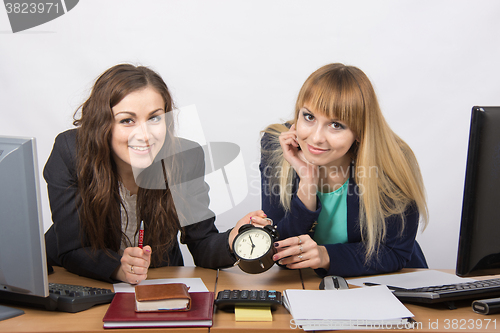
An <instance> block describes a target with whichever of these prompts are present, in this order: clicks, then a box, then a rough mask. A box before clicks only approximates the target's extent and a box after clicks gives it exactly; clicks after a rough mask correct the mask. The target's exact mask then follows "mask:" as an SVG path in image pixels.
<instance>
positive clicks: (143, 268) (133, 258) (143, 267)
mask: <svg viewBox="0 0 500 333" xmlns="http://www.w3.org/2000/svg"><path fill="white" fill-rule="evenodd" d="M120 261H121V265H120V267H118V269H117V270H116V271H115V273H114V274H113V275H114V278H115V279H117V280H120V281H123V282H128V283H130V284H138V283H139V282H141V281H142V280H146V278H147V277H148V268H149V264H150V263H151V247H150V246H149V245H146V246H144V247H143V248H142V249H141V248H139V247H127V248H126V249H125V251H123V255H122V258H121V260H120Z"/></svg>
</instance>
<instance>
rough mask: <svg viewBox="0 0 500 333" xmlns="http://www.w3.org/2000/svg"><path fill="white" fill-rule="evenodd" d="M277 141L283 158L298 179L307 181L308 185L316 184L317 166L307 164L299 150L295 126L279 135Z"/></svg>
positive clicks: (317, 176)
mask: <svg viewBox="0 0 500 333" xmlns="http://www.w3.org/2000/svg"><path fill="white" fill-rule="evenodd" d="M279 140H280V145H281V148H282V149H283V157H284V158H285V160H286V161H287V162H288V163H290V165H291V166H292V167H293V169H294V170H295V172H297V174H298V175H299V177H300V179H301V180H302V179H304V180H307V181H308V183H310V184H317V183H318V178H319V173H318V166H317V165H314V164H312V163H310V162H308V161H307V160H306V159H305V157H304V154H303V153H302V151H301V150H300V147H299V143H298V141H297V131H296V130H295V124H293V125H292V126H291V127H290V130H289V131H288V132H283V133H281V134H280V136H279Z"/></svg>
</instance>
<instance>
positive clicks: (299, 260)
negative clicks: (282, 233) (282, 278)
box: [273, 235, 330, 270]
mask: <svg viewBox="0 0 500 333" xmlns="http://www.w3.org/2000/svg"><path fill="white" fill-rule="evenodd" d="M275 248H276V250H277V253H276V254H274V256H273V260H274V261H278V262H279V264H280V265H286V267H287V268H291V269H299V268H308V267H310V268H313V269H317V268H324V269H326V270H328V268H329V267H330V256H329V255H328V252H327V250H326V248H325V247H324V246H322V245H318V244H317V243H316V242H315V241H314V240H313V239H312V238H311V237H310V236H309V235H300V236H294V237H290V238H287V239H284V240H282V241H279V242H276V243H275Z"/></svg>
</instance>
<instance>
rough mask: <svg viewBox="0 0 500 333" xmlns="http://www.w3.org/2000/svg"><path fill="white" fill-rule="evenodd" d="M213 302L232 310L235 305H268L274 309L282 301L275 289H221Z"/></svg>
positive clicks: (221, 307) (225, 309)
mask: <svg viewBox="0 0 500 333" xmlns="http://www.w3.org/2000/svg"><path fill="white" fill-rule="evenodd" d="M214 303H215V305H216V306H217V308H218V309H221V310H224V311H228V312H233V311H234V307H235V306H270V307H271V310H276V309H277V308H278V306H280V305H281V304H282V301H281V293H280V292H279V291H276V290H223V291H219V293H218V294H217V298H216V299H215V301H214Z"/></svg>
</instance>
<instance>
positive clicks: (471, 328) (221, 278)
mask: <svg viewBox="0 0 500 333" xmlns="http://www.w3.org/2000/svg"><path fill="white" fill-rule="evenodd" d="M411 271H414V270H410V269H405V270H402V271H401V272H402V273H405V272H411ZM450 272H451V271H450ZM179 277H185V278H191V277H200V278H201V279H202V280H203V282H204V283H205V285H206V286H207V288H208V289H209V290H210V291H214V292H215V293H217V292H218V291H221V290H224V289H250V288H251V289H275V290H278V291H280V292H282V291H283V290H285V289H302V288H304V289H318V285H319V282H320V281H321V279H320V278H319V277H318V276H317V275H316V274H315V273H314V271H313V270H311V269H303V270H300V271H298V270H287V269H283V268H279V267H278V266H274V267H272V268H271V269H270V270H269V271H267V272H265V273H262V274H257V275H252V274H246V273H244V272H242V271H241V270H240V269H239V268H238V267H232V268H229V269H221V270H219V271H216V270H211V269H204V268H199V267H162V268H156V269H151V270H150V273H149V278H151V279H159V278H179ZM484 278H491V277H484ZM49 281H50V282H57V283H68V284H77V285H87V286H93V287H100V288H110V289H112V285H111V284H109V283H105V282H101V281H97V280H92V279H88V278H84V277H80V276H77V275H74V274H71V273H68V272H67V271H66V270H64V269H63V268H60V267H55V272H54V274H51V275H50V276H49ZM459 305H460V306H459V308H458V309H456V310H449V309H447V308H446V307H445V306H444V305H443V304H437V305H432V306H422V305H415V304H406V306H407V307H408V309H409V310H410V311H411V312H412V313H413V314H414V315H415V317H414V318H415V320H416V321H417V326H416V328H417V329H418V331H420V332H464V331H465V332H499V331H500V314H495V315H489V316H484V315H479V314H476V313H474V312H473V311H472V309H471V307H470V301H469V302H463V303H461V304H459ZM107 308H108V305H107V304H104V305H98V306H95V307H93V308H91V309H89V310H86V311H82V312H78V313H64V312H52V311H44V310H35V309H31V308H22V309H23V310H24V311H25V312H26V313H25V314H24V315H21V316H18V317H15V318H11V319H7V320H3V321H0V332H96V331H101V332H102V331H104V329H103V327H102V325H103V323H102V318H103V316H104V314H105V312H106V310H107ZM291 319H292V316H291V315H290V314H289V313H288V312H287V310H286V309H285V308H283V307H280V308H278V310H276V311H274V312H273V321H272V322H259V323H245V322H235V321H234V314H232V313H225V312H222V311H216V312H215V315H214V323H213V326H212V327H211V328H210V329H207V328H179V329H176V328H162V329H154V328H148V329H142V330H141V329H137V330H136V329H123V330H122V329H109V330H106V331H107V332H110V333H115V332H116V333H122V332H123V333H133V332H139V331H143V332H209V331H210V332H222V331H224V332H235V331H245V332H252V331H254V332H255V331H270V332H275V331H284V330H288V331H297V332H300V331H302V330H299V329H295V330H294V329H292V328H291V327H290V320H291ZM487 324H488V327H487V328H486V325H487ZM377 331H378V332H389V331H394V330H389V331H384V330H377ZM370 332H374V331H373V330H372V331H370Z"/></svg>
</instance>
